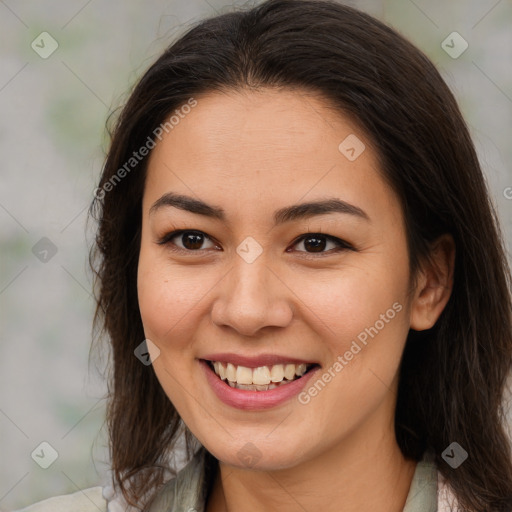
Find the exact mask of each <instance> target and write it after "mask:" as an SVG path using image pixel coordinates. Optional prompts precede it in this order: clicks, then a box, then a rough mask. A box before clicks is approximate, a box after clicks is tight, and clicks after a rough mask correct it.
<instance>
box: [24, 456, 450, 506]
mask: <svg viewBox="0 0 512 512" xmlns="http://www.w3.org/2000/svg"><path fill="white" fill-rule="evenodd" d="M217 464H218V462H217V460H216V459H215V458H214V457H213V456H212V455H210V454H209V453H208V452H207V451H206V450H205V449H204V448H200V449H199V450H198V451H197V453H196V454H195V455H194V457H193V458H192V459H191V460H190V461H189V462H188V464H186V465H185V467H183V468H182V469H181V470H180V471H179V472H178V474H177V475H176V476H175V477H174V478H172V479H170V480H169V481H167V482H166V483H165V484H164V485H163V486H162V487H161V488H160V490H159V491H158V493H157V497H156V498H155V499H154V500H153V502H152V504H151V505H150V509H149V512H205V508H206V500H207V496H208V490H209V487H210V485H211V483H212V482H213V478H214V476H215V472H216V471H215V470H216V465H217ZM438 482H439V484H440V485H439V489H438ZM111 497H112V496H111V494H110V492H109V490H107V488H106V487H104V488H102V487H91V488H88V489H83V490H81V491H78V492H76V493H74V494H66V495H62V496H55V497H53V498H48V499H46V500H43V501H40V502H38V503H34V504H33V505H30V506H29V507H26V508H24V509H22V510H18V511H14V512H71V511H72V512H98V511H99V512H125V510H126V507H125V506H122V505H121V504H119V503H117V504H116V505H114V503H113V502H111V503H108V499H109V498H111ZM456 503H457V501H456V500H455V499H454V496H453V494H452V493H451V491H450V489H449V487H448V486H445V484H444V481H443V479H442V477H441V476H440V474H439V473H438V471H437V468H436V466H435V464H434V462H433V457H432V456H431V455H430V454H429V453H427V454H426V455H425V456H424V457H423V459H422V460H421V461H420V462H418V464H417V465H416V470H415V472H414V476H413V479H412V482H411V487H410V489H409V493H408V495H407V500H406V502H405V507H404V509H403V512H445V511H449V510H456V508H455V509H452V508H450V507H451V506H454V505H455V506H456ZM111 505H112V506H111Z"/></svg>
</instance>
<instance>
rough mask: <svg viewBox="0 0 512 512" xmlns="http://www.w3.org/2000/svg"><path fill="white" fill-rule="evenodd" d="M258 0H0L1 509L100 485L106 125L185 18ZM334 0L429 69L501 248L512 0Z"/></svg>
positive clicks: (507, 209) (511, 190) (511, 189)
mask: <svg viewBox="0 0 512 512" xmlns="http://www.w3.org/2000/svg"><path fill="white" fill-rule="evenodd" d="M255 3H259V2H247V3H243V2H235V3H234V4H232V3H230V4H228V3H224V2H223V1H222V0H187V1H183V0H169V1H163V0H147V1H145V2H121V1H120V0H110V1H108V2H107V1H101V0H88V1H87V0H67V1H64V0H45V1H41V0H39V1H37V2H36V1H35V0H24V1H23V2H19V1H18V2H16V1H15V0H5V1H4V0H0V34H1V38H2V44H1V46H0V62H1V66H0V113H1V115H0V150H1V163H0V244H1V252H0V258H1V259H0V454H1V456H0V509H2V510H9V509H13V508H21V507H24V506H26V505H28V504H30V503H33V502H35V501H38V500H42V499H44V498H47V497H50V496H54V495H58V494H65V493H71V492H76V491H78V490H79V489H83V488H86V487H91V486H95V485H103V484H104V483H105V482H106V471H107V469H108V449H107V443H106V435H105V429H104V427H103V422H104V414H105V403H104V400H103V399H102V397H103V395H104V393H105V391H106V386H105V383H104V382H103V380H102V377H101V372H100V371H98V369H96V367H95V366H94V365H93V364H91V366H90V368H89V366H88V356H89V348H90V345H91V339H92V334H91V321H92V316H93V311H94V302H93V300H92V296H91V275H90V272H89V270H88V265H87V257H88V241H87V239H88V240H90V239H91V236H92V234H91V233H92V232H91V231H90V229H89V230H87V229H86V218H87V209H88V206H89V204H90V202H91V200H92V198H93V195H92V193H93V190H94V188H95V187H96V182H97V180H98V177H99V174H100V171H101V167H102V162H103V158H104V154H105V151H106V149H107V148H108V138H107V133H106V130H105V122H106V120H107V117H108V115H109V113H110V112H111V111H112V110H113V109H115V108H116V107H117V106H119V105H122V103H123V102H124V101H125V100H126V98H127V93H128V92H129V89H130V88H131V86H132V85H133V84H134V83H135V81H136V80H137V78H138V77H140V76H141V74H142V72H143V71H144V70H145V69H146V68H147V67H148V66H149V65H150V64H151V63H152V61H153V60H154V59H155V58H156V57H157V56H158V55H159V54H160V53H161V52H162V51H163V49H164V48H165V47H166V46H168V45H169V44H170V43H171V42H172V41H173V40H174V39H176V38H177V37H178V36H179V35H181V34H183V33H184V32H186V31H187V29H188V28H189V27H190V25H191V24H194V23H196V22H197V21H199V20H200V19H202V18H204V17H207V16H212V15H215V14H217V13H222V12H225V11H229V10H232V9H234V8H243V7H244V6H250V5H254V4H255ZM343 3H347V4H349V5H352V6H355V7H358V8H360V9H362V10H364V11H366V12H368V13H370V14H372V15H374V16H375V17H377V18H378V19H380V20H382V21H384V22H386V23H388V24H389V25H391V26H392V27H394V28H395V29H397V30H398V31H399V32H400V33H402V34H403V35H404V36H406V37H407V38H408V39H410V40H411V41H412V42H413V43H414V44H416V45H417V46H418V47H419V48H421V49H422V50H423V51H424V52H425V53H426V54H427V55H428V56H429V57H430V58H431V59H432V61H433V62H434V63H435V64H436V65H437V67H438V69H439V70H440V71H441V73H442V75H443V77H444V78H445V80H446V81H447V83H448V84H449V86H450V87H451V89H452V90H453V92H454V94H455V96H456V97H457V99H458V101H459V105H460V107H461V109H462V111H463V114H464V116H465V118H466V121H467V123H468V126H469V128H470V131H471V133H472V136H473V139H474V142H475V145H476V147H477V150H478V153H479V156H480V160H481V163H482V165H483V168H484V171H485V174H486V176H487V180H488V183H489V187H490V189H491V193H492V196H493V198H494V202H495V205H496V208H497V209H498V212H499V214H500V217H501V222H502V229H503V232H504V235H505V238H506V242H507V247H508V250H509V254H510V248H511V247H512V170H511V163H512V144H511V140H512V2H510V0H478V1H477V0H473V1H467V0H452V1H450V2H446V1H444V0H414V1H412V0H395V1H378V0H361V1H351V2H343ZM454 32H457V34H453V33H454ZM100 369H101V368H100ZM41 443H43V444H41ZM46 443H47V444H46ZM44 466H48V467H47V468H46V469H45V468H44Z"/></svg>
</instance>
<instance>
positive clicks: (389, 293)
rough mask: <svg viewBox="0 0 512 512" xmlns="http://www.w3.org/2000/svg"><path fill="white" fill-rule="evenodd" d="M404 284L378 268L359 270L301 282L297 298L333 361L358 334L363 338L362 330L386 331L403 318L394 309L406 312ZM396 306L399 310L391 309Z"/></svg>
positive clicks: (397, 275) (403, 278)
mask: <svg viewBox="0 0 512 512" xmlns="http://www.w3.org/2000/svg"><path fill="white" fill-rule="evenodd" d="M405 283H406V276H405V275H402V273H398V272H395V274H393V275H392V274H390V273H389V272H388V273H385V272H382V268H381V266H380V265H376V266H375V267H373V268H371V267H369V266H364V267H363V266H360V267H358V268H355V267H353V268H350V269H344V270H343V271H337V272H333V273H332V274H330V275H326V276H325V278H322V279H319V278H318V277H316V278H313V279H303V280H302V284H301V289H302V292H301V293H300V297H301V300H302V302H303V303H304V304H305V305H306V306H307V308H304V309H303V311H304V312H305V313H306V314H307V315H308V316H309V317H310V318H309V322H311V323H312V324H314V325H316V326H317V329H316V331H317V332H318V333H320V334H321V335H322V336H324V337H325V338H324V339H325V340H330V343H329V347H328V348H329V352H331V357H333V358H335V357H337V356H338V355H339V354H342V353H344V352H345V351H346V350H348V349H349V347H350V344H351V342H352V340H354V339H356V338H357V336H358V335H359V334H361V333H363V335H362V336H361V338H364V333H365V332H366V331H365V329H369V328H371V327H372V326H374V325H375V323H376V322H377V327H378V328H379V327H380V328H382V327H383V326H384V327H385V329H386V330H389V326H390V325H391V324H392V323H396V322H395V320H397V319H401V318H403V317H404V314H403V313H402V314H401V315H400V313H397V312H396V309H402V310H403V309H405V308H404V304H403V301H404V298H405V295H404V291H405V290H406V285H405ZM395 303H399V304H400V305H401V306H402V308H400V307H399V306H396V307H395V309H393V304H395ZM387 311H389V313H388V314H386V312H387ZM381 315H384V316H385V318H384V320H381ZM386 320H389V322H386ZM383 322H384V323H383ZM381 330H383V329H381Z"/></svg>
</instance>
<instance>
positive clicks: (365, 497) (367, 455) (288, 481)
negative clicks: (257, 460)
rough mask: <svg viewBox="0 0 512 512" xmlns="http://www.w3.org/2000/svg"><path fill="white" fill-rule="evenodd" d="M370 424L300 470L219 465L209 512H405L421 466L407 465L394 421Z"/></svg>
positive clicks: (314, 458)
mask: <svg viewBox="0 0 512 512" xmlns="http://www.w3.org/2000/svg"><path fill="white" fill-rule="evenodd" d="M383 419H384V418H380V421H376V418H375V417H372V418H369V419H368V421H367V422H366V423H365V425H359V426H357V428H354V429H353V430H354V431H353V432H352V433H351V434H350V435H348V436H345V438H344V439H343V441H342V442H340V443H338V444H337V445H336V446H335V447H327V448H326V449H324V450H323V452H322V453H321V454H319V455H317V456H315V457H313V458H308V459H307V460H304V461H303V462H301V463H299V464H298V465H297V466H294V467H291V468H287V469H279V470H275V471H256V470H247V469H240V468H237V467H234V466H229V465H227V464H224V463H223V462H221V461H219V468H218V471H217V475H216V477H215V482H214V485H213V489H212V492H211V495H210V498H209V500H208V503H207V507H206V511H207V512H232V511H236V510H251V511H253V512H264V511H268V510H279V511H280V512H296V511H297V510H322V512H335V511H336V512H339V511H340V510H343V512H360V511H362V510H363V511H364V510H379V511H382V512H402V511H403V508H404V505H405V501H406V499H407V495H408V493H409V489H410V485H411V481H412V478H413V475H414V470H415V468H416V462H414V461H410V460H406V459H404V457H403V455H402V453H401V451H400V449H399V447H398V445H397V443H396V439H395V436H394V422H393V421H394V420H393V418H387V421H386V422H385V424H386V427H387V428H385V429H383V422H382V420H383Z"/></svg>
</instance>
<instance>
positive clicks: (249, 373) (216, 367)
mask: <svg viewBox="0 0 512 512" xmlns="http://www.w3.org/2000/svg"><path fill="white" fill-rule="evenodd" d="M203 361H205V363H207V364H208V366H209V367H210V368H211V369H212V371H213V372H214V373H215V374H216V375H217V376H218V377H219V379H221V380H222V381H224V382H225V383H226V384H228V385H229V386H231V387H232V388H236V389H245V390H247V391H268V390H270V389H275V388H277V387H280V386H286V384H289V383H290V382H294V381H296V380H298V379H301V378H302V377H303V376H304V375H306V373H308V372H309V371H311V370H312V369H313V368H316V367H318V366H319V365H318V364H315V363H313V364H304V363H302V364H294V363H288V364H275V365H272V366H259V367H258V368H248V367H246V366H240V365H234V364H231V363H225V362H220V361H208V360H205V359H203Z"/></svg>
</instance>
